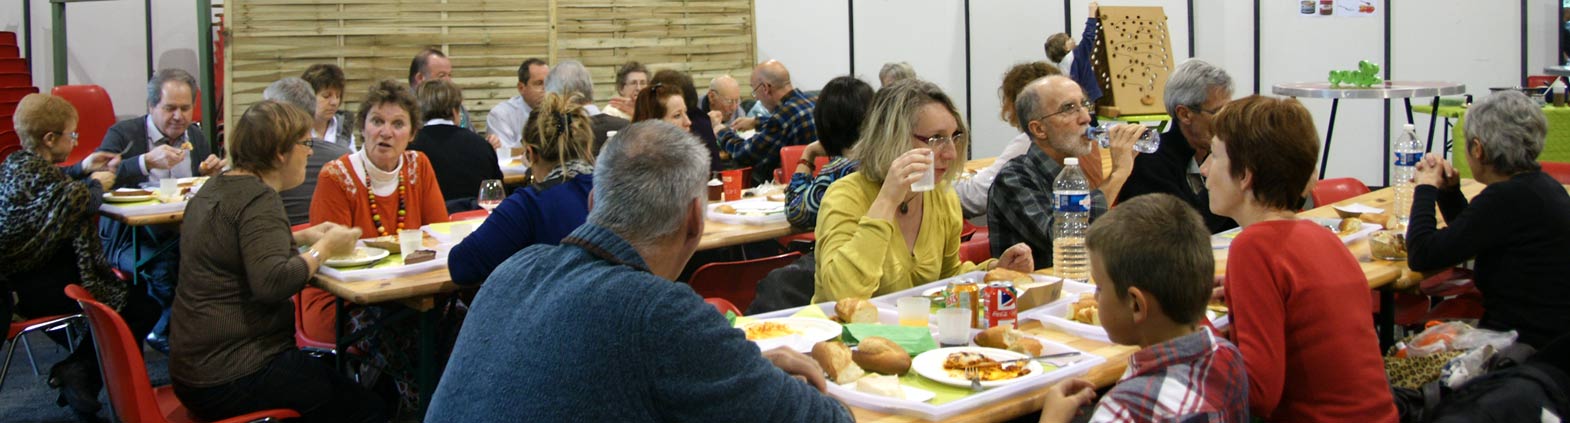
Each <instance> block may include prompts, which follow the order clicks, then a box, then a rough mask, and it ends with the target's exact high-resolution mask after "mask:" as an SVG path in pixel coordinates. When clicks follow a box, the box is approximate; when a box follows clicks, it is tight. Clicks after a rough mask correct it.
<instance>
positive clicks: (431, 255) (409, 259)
mask: <svg viewBox="0 0 1570 423" xmlns="http://www.w3.org/2000/svg"><path fill="white" fill-rule="evenodd" d="M435 259H436V251H432V250H415V251H414V252H412V253H409V255H407V256H403V264H416V263H424V262H427V261H431V260H435Z"/></svg>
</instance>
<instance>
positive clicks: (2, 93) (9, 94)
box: [0, 59, 38, 103]
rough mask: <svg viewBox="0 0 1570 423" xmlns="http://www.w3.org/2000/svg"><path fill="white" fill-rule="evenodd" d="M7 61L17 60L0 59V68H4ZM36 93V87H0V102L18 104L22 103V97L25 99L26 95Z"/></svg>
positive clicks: (1, 70) (0, 70)
mask: <svg viewBox="0 0 1570 423" xmlns="http://www.w3.org/2000/svg"><path fill="white" fill-rule="evenodd" d="M7 60H17V59H0V67H4V66H5V65H6V63H7V62H6V61H7ZM0 72H4V70H3V69H0ZM37 93H38V87H0V102H7V103H11V102H20V101H22V97H27V95H28V94H37Z"/></svg>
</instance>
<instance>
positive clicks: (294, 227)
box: [289, 223, 313, 233]
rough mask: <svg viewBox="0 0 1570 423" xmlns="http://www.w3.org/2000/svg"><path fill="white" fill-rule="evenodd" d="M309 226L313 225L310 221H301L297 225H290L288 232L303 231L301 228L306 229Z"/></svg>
mask: <svg viewBox="0 0 1570 423" xmlns="http://www.w3.org/2000/svg"><path fill="white" fill-rule="evenodd" d="M311 226H313V225H311V224H310V223H301V224H298V225H294V226H290V227H289V232H290V233H294V232H299V231H303V230H306V229H310V228H311Z"/></svg>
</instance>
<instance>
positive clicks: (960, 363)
mask: <svg viewBox="0 0 1570 423" xmlns="http://www.w3.org/2000/svg"><path fill="white" fill-rule="evenodd" d="M967 368H973V369H976V374H977V376H978V377H979V378H980V379H981V381H982V382H990V381H994V380H1009V379H1014V378H1017V377H1020V376H1024V375H1028V374H1030V362H1029V361H1015V362H1010V363H1008V364H1002V363H999V362H998V361H997V360H993V359H992V358H991V357H987V356H986V355H983V354H981V353H977V352H970V351H961V352H957V353H953V354H949V356H948V357H947V358H944V359H943V371H945V372H948V374H949V376H950V377H953V378H956V379H966V377H965V369H967Z"/></svg>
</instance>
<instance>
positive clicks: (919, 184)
mask: <svg viewBox="0 0 1570 423" xmlns="http://www.w3.org/2000/svg"><path fill="white" fill-rule="evenodd" d="M936 157H937V155H936V153H934V152H933V151H931V150H928V151H927V160H928V161H929V162H930V164H928V165H927V170H926V171H924V172H921V180H919V181H916V183H914V184H910V191H911V192H927V191H931V190H933V189H934V188H937V187H938V185H937V183H938V181H937V176H938V175H937V168H938V163H937V159H936Z"/></svg>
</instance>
